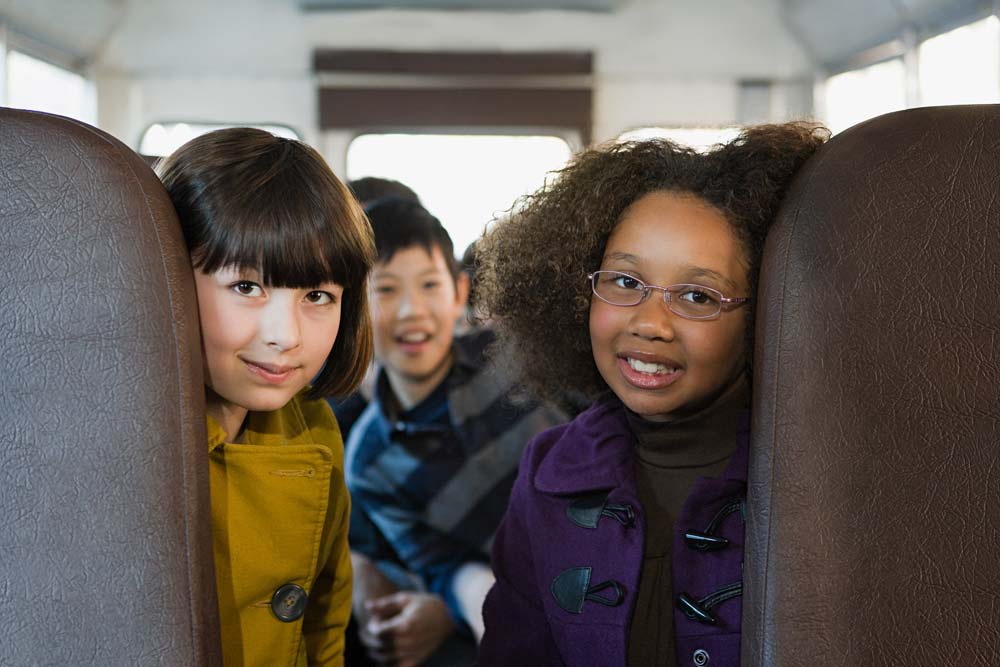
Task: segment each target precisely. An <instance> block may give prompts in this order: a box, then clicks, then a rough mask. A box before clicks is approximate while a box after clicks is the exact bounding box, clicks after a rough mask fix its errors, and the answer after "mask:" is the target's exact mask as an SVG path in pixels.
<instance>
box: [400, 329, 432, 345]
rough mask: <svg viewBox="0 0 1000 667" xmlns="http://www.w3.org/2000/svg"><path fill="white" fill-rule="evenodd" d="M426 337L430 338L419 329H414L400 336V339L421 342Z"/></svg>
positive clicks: (406, 341)
mask: <svg viewBox="0 0 1000 667" xmlns="http://www.w3.org/2000/svg"><path fill="white" fill-rule="evenodd" d="M428 338H430V336H428V335H427V334H425V333H423V332H420V331H414V332H412V333H408V334H406V335H404V336H400V340H402V341H403V342H404V343H423V342H424V341H425V340H427V339H428Z"/></svg>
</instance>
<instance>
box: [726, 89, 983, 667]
mask: <svg viewBox="0 0 1000 667" xmlns="http://www.w3.org/2000/svg"><path fill="white" fill-rule="evenodd" d="M760 296H761V298H760V302H759V304H758V322H757V351H756V355H757V356H756V367H755V391H754V410H753V418H754V423H753V438H752V447H753V454H752V458H751V464H750V500H749V510H748V526H747V553H746V562H745V583H746V597H745V599H744V637H743V660H742V664H743V666H744V667H758V666H762V665H810V666H812V665H823V666H839V665H843V666H847V665H851V666H856V665H907V666H912V665H927V666H930V665H934V666H940V665H997V664H1000V106H958V107H940V108H923V109H914V110H910V111H904V112H899V113H894V114H890V115H886V116H882V117H879V118H876V119H873V120H871V121H868V122H866V123H863V124H861V125H858V126H856V127H854V128H852V129H850V130H848V131H846V132H844V133H843V134H840V135H838V136H836V137H834V138H833V139H832V140H831V141H830V142H829V143H828V144H827V145H826V146H825V147H824V148H823V149H822V150H821V151H820V152H819V153H817V154H816V156H814V158H813V159H812V160H810V162H809V163H808V164H807V165H806V167H805V168H804V170H803V172H802V173H801V174H800V175H799V177H798V178H797V179H796V182H795V183H794V184H793V187H792V191H791V192H790V193H789V196H788V197H787V199H786V201H785V203H784V205H783V207H782V211H781V214H780V216H779V220H778V222H777V226H776V227H775V228H774V229H773V231H772V233H771V235H770V237H769V239H768V245H767V250H766V256H765V260H764V265H763V268H762V282H761V293H760ZM713 667H714V666H713Z"/></svg>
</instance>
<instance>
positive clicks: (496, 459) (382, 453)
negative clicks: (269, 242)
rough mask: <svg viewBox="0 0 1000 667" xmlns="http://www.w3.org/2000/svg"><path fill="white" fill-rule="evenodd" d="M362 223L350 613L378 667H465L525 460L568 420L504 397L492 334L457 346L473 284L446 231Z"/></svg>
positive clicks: (389, 213) (393, 206)
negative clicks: (366, 267)
mask: <svg viewBox="0 0 1000 667" xmlns="http://www.w3.org/2000/svg"><path fill="white" fill-rule="evenodd" d="M368 215H369V218H370V220H371V222H372V227H373V229H374V231H375V239H376V247H377V251H378V261H377V263H376V266H375V270H374V273H373V276H372V292H373V294H372V301H371V309H372V323H373V329H374V339H375V358H376V362H377V363H378V364H379V367H380V370H379V373H378V378H377V381H376V388H375V396H374V397H373V400H372V402H371V404H370V405H369V406H368V408H367V409H366V410H365V412H364V413H363V414H362V415H361V417H360V418H359V419H358V422H357V423H356V424H355V426H354V428H353V429H352V431H351V435H350V437H349V439H348V444H347V463H346V466H347V470H346V474H347V483H348V487H349V488H350V490H351V495H352V498H353V502H354V506H353V510H352V517H351V547H352V552H353V553H352V556H353V562H354V565H355V601H354V613H355V615H356V617H357V619H358V621H359V626H360V629H361V635H362V638H363V641H364V642H365V644H366V646H367V647H368V652H369V654H370V656H371V657H373V658H375V659H377V660H379V661H391V662H397V663H398V664H400V665H416V664H447V665H463V664H472V662H473V661H474V659H475V640H478V638H479V637H480V636H481V633H482V620H481V615H480V610H481V607H482V600H483V598H484V597H485V594H486V591H487V590H488V588H489V586H490V585H491V583H492V575H491V574H490V573H489V568H488V565H487V564H488V562H489V550H490V546H491V544H492V540H493V534H494V532H495V531H496V528H497V526H498V525H499V522H500V519H501V517H502V516H503V513H504V511H505V509H506V507H507V501H508V497H509V494H510V488H511V485H512V484H513V480H514V478H515V476H516V474H517V464H518V460H519V458H520V454H521V450H522V449H523V447H524V445H525V443H526V442H527V441H528V440H529V439H530V438H531V437H532V436H533V435H534V434H535V433H537V432H539V431H541V430H543V429H545V428H547V427H549V426H552V425H554V424H556V423H559V422H560V421H563V417H562V415H560V414H559V413H558V412H556V411H554V410H551V409H549V408H547V407H544V406H542V405H541V404H539V403H537V402H531V401H526V400H520V399H517V400H515V398H514V397H512V395H511V394H512V386H511V381H510V379H509V378H508V377H506V376H505V375H504V374H502V373H500V372H498V371H497V369H496V368H495V367H494V366H493V365H490V364H488V363H487V362H486V360H485V358H484V349H485V347H486V346H487V345H488V344H489V343H490V342H492V340H493V336H492V334H491V333H490V332H488V331H482V330H480V331H474V332H472V333H470V334H468V335H466V336H462V337H457V338H456V337H455V336H454V333H453V332H454V327H455V323H456V321H457V320H458V319H459V318H460V317H462V315H463V311H464V307H465V303H466V299H467V297H468V292H469V283H468V277H467V276H466V275H465V274H464V273H461V272H460V271H459V270H458V265H457V262H456V261H455V259H454V249H453V246H452V242H451V239H450V237H449V236H448V233H447V231H446V230H445V229H444V227H442V225H441V223H440V222H439V221H438V220H437V219H436V218H434V217H433V216H432V215H431V214H430V213H428V212H427V211H426V210H425V209H424V208H423V207H422V206H420V204H418V203H416V202H412V201H403V200H392V199H390V200H387V201H385V202H383V203H380V204H378V205H377V206H374V207H372V208H371V209H369V211H368ZM470 631H471V632H470ZM428 657H431V659H430V661H427V658H428ZM435 661H436V662H435Z"/></svg>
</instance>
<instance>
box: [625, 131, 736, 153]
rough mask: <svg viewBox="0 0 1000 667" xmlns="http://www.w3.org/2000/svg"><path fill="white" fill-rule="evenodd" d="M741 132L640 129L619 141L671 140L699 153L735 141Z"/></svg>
mask: <svg viewBox="0 0 1000 667" xmlns="http://www.w3.org/2000/svg"><path fill="white" fill-rule="evenodd" d="M739 132H740V128H738V127H640V128H638V129H635V130H629V131H628V132H625V133H623V134H622V135H621V136H619V137H618V141H642V140H643V139H669V140H670V141H673V142H674V143H678V144H681V145H684V146H690V147H691V148H694V149H695V150H698V151H706V150H708V149H710V148H711V147H712V146H714V145H716V144H724V143H726V142H727V141H730V140H732V139H735V138H736V135H737V134H739Z"/></svg>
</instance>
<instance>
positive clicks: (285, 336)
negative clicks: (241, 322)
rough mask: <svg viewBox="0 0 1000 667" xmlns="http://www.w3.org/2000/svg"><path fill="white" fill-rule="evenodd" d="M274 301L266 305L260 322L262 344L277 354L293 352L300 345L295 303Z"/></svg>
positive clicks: (300, 335) (299, 329)
mask: <svg viewBox="0 0 1000 667" xmlns="http://www.w3.org/2000/svg"><path fill="white" fill-rule="evenodd" d="M284 301H285V300H274V301H272V303H270V304H268V308H267V309H266V310H265V312H264V314H263V317H262V322H261V336H262V338H263V340H264V343H265V344H266V345H267V346H268V347H270V348H272V349H274V350H277V351H278V352H287V351H289V350H293V349H295V348H296V347H298V346H299V345H301V344H302V328H301V326H300V323H299V313H298V309H297V308H296V304H295V303H285V302H284Z"/></svg>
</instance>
